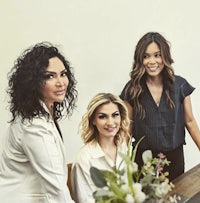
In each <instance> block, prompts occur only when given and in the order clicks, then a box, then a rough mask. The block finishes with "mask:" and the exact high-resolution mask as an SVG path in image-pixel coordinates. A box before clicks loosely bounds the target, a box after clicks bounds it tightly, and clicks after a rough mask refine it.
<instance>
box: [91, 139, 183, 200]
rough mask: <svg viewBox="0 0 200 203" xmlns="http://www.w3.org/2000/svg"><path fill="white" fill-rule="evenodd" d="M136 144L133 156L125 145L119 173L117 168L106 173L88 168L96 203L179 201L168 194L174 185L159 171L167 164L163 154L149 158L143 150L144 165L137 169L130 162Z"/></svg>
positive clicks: (135, 164) (135, 165) (112, 168)
mask: <svg viewBox="0 0 200 203" xmlns="http://www.w3.org/2000/svg"><path fill="white" fill-rule="evenodd" d="M141 140H142V139H141ZM141 140H140V141H141ZM140 141H139V142H140ZM139 142H138V143H137V145H136V147H135V148H134V150H133V153H132V150H131V144H129V146H128V150H127V154H121V155H122V158H123V161H122V163H123V162H124V166H125V167H124V169H123V170H119V168H120V166H119V167H118V168H116V167H111V170H110V171H108V170H99V169H97V168H95V167H91V169H90V174H91V178H92V180H93V182H94V184H95V185H96V186H97V187H98V188H99V189H98V190H97V191H95V192H94V193H93V196H94V199H95V202H96V203H143V202H145V203H148V202H153V203H155V202H159V203H168V202H177V200H178V199H180V197H178V196H176V195H174V196H172V195H169V192H170V191H171V190H172V188H173V187H174V185H173V184H172V183H171V182H169V179H168V178H167V176H168V172H165V173H164V172H163V167H164V166H165V165H169V164H170V162H169V161H168V160H167V159H166V157H165V155H164V154H162V153H160V154H158V157H156V158H153V156H152V152H151V151H150V150H147V151H145V152H144V153H143V154H142V158H143V161H144V165H143V166H142V168H141V170H138V165H137V163H136V162H135V161H134V160H135V155H136V151H137V147H138V144H139ZM122 163H121V164H122Z"/></svg>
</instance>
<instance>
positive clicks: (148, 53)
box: [144, 51, 161, 54]
mask: <svg viewBox="0 0 200 203" xmlns="http://www.w3.org/2000/svg"><path fill="white" fill-rule="evenodd" d="M158 53H161V51H156V52H154V54H158ZM144 54H149V53H147V52H145V53H144Z"/></svg>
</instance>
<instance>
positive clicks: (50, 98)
mask: <svg viewBox="0 0 200 203" xmlns="http://www.w3.org/2000/svg"><path fill="white" fill-rule="evenodd" d="M68 84H69V80H68V77H67V70H66V68H65V66H64V64H63V62H62V61H61V60H60V59H59V58H58V57H53V58H50V59H49V66H48V67H47V69H46V72H45V84H44V86H43V89H42V95H43V101H44V103H45V104H46V106H47V107H48V109H49V110H50V109H51V106H52V104H53V103H54V102H62V101H63V100H64V98H65V94H66V91H67V86H68Z"/></svg>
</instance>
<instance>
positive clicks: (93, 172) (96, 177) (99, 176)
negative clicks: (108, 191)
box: [90, 166, 107, 188]
mask: <svg viewBox="0 0 200 203" xmlns="http://www.w3.org/2000/svg"><path fill="white" fill-rule="evenodd" d="M90 176H91V178H92V180H93V182H94V184H95V185H96V186H97V187H100V188H102V187H105V186H107V183H106V180H105V178H104V175H103V173H102V171H101V170H99V169H98V168H96V167H93V166H92V167H91V168H90Z"/></svg>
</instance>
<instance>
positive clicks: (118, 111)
mask: <svg viewBox="0 0 200 203" xmlns="http://www.w3.org/2000/svg"><path fill="white" fill-rule="evenodd" d="M115 113H119V111H118V110H117V111H115V112H113V113H112V114H115ZM97 114H104V115H107V114H106V113H102V112H99V113H97Z"/></svg>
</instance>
